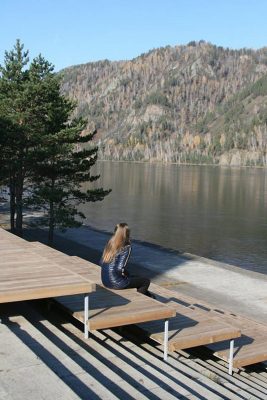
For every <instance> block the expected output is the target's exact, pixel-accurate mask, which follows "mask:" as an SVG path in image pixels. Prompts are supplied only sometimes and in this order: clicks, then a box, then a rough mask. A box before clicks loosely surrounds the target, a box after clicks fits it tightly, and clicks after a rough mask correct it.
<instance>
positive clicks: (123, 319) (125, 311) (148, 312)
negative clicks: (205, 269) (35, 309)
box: [0, 229, 267, 368]
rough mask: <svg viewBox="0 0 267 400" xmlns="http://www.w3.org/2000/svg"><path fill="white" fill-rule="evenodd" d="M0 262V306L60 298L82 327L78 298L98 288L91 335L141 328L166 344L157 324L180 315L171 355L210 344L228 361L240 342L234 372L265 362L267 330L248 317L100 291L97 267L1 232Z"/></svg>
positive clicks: (180, 299)
mask: <svg viewBox="0 0 267 400" xmlns="http://www.w3.org/2000/svg"><path fill="white" fill-rule="evenodd" d="M11 236H12V238H11ZM11 242H12V245H11ZM0 257H1V258H0V260H1V261H0V267H1V268H0V302H8V301H15V300H22V299H32V298H43V297H57V298H56V301H57V302H58V303H59V304H61V306H62V307H64V308H65V309H67V310H68V312H69V313H71V314H72V315H73V316H74V317H75V318H77V319H78V320H80V321H82V322H83V318H84V311H83V308H82V297H81V295H79V293H84V292H89V291H92V290H93V289H94V287H95V285H97V288H98V290H97V291H96V292H94V293H91V294H90V318H89V329H91V330H97V329H104V328H110V327H114V326H120V325H125V324H127V325H128V324H138V326H139V327H140V328H141V329H142V330H144V331H146V332H147V334H148V335H149V336H150V337H151V338H152V339H153V340H155V341H157V342H159V343H163V341H164V334H163V326H162V324H161V323H160V322H159V321H158V320H161V319H166V318H170V317H172V316H173V315H175V314H176V316H175V318H172V319H171V321H170V332H169V349H170V350H172V351H176V350H179V349H186V348H190V347H195V346H199V345H206V346H208V347H209V348H211V349H212V350H213V351H214V354H215V355H216V356H218V357H219V358H222V359H224V360H228V359H229V342H228V341H229V340H230V339H232V338H236V339H235V349H234V363H233V365H234V367H236V368H240V367H243V366H246V365H251V364H254V363H258V362H262V361H266V360H267V326H266V325H264V324H260V323H257V322H255V321H251V320H250V319H248V318H246V317H244V316H237V315H234V314H233V313H231V312H230V311H228V312H227V311H225V310H222V309H220V310H218V309H216V308H215V307H213V306H212V305H209V304H207V303H204V302H202V301H201V302H200V301H199V300H197V299H194V298H191V297H189V296H184V295H181V294H179V293H177V292H174V291H171V290H168V289H166V288H164V287H159V286H157V285H153V284H152V285H151V289H152V291H153V292H154V293H156V294H157V300H159V301H160V302H161V303H162V304H160V303H159V301H155V300H153V299H150V298H148V297H145V296H143V295H140V294H139V293H136V291H135V290H134V289H129V290H123V293H120V292H118V291H110V290H106V289H105V288H103V287H101V279H100V268H99V267H98V266H97V265H95V264H93V263H90V262H88V261H86V260H83V259H81V258H79V257H70V256H67V255H65V254H63V253H61V252H59V251H57V250H55V249H52V248H50V247H47V246H45V245H43V244H41V243H38V242H26V241H24V240H23V239H20V238H18V237H16V236H14V235H11V234H10V233H8V232H6V231H4V230H2V229H0ZM33 260H34V261H33ZM48 260H49V262H48ZM44 270H45V271H46V272H45V273H44ZM92 282H93V284H92ZM72 290H73V291H72ZM74 293H75V295H72V296H66V294H70V295H71V294H74ZM58 296H59V297H58ZM155 315H156V316H157V317H158V318H157V317H156V320H155ZM153 320H154V321H153ZM145 321H146V322H145ZM147 321H149V322H147ZM240 332H241V333H242V334H241V337H239V336H240Z"/></svg>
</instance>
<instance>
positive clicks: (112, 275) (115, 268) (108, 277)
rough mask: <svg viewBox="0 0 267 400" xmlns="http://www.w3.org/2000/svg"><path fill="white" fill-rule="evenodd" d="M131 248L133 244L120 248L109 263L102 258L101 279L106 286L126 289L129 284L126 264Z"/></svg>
mask: <svg viewBox="0 0 267 400" xmlns="http://www.w3.org/2000/svg"><path fill="white" fill-rule="evenodd" d="M131 250H132V248H131V245H127V246H125V247H123V248H122V249H120V250H119V251H118V253H117V254H116V255H115V257H114V259H113V260H112V261H110V262H109V263H105V262H103V261H102V260H101V267H102V269H101V279H102V283H103V285H104V286H106V287H108V288H110V289H124V288H126V287H127V286H128V285H129V278H128V273H127V270H126V265H127V262H128V259H129V257H130V254H131Z"/></svg>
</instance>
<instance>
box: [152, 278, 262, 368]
mask: <svg viewBox="0 0 267 400" xmlns="http://www.w3.org/2000/svg"><path fill="white" fill-rule="evenodd" d="M153 290H154V291H155V292H156V293H157V294H158V298H160V299H161V301H163V302H164V303H165V304H170V303H172V302H173V301H176V302H177V304H180V307H183V314H186V315H190V314H191V312H192V311H193V312H194V313H195V318H196V319H198V317H196V315H197V314H199V315H201V319H203V318H204V319H205V320H208V319H212V321H214V325H213V327H216V326H218V323H223V324H227V325H228V326H229V327H232V328H234V329H236V330H239V331H241V335H240V337H238V338H237V339H236V340H235V343H234V344H235V345H234V348H233V356H234V358H233V368H241V367H245V366H248V365H252V364H255V363H259V362H263V361H266V360H267V325H265V324H263V323H259V322H257V321H254V320H251V319H249V318H247V317H246V316H243V315H236V314H234V313H233V312H232V311H230V310H225V309H222V308H220V309H218V307H215V306H213V305H211V304H208V303H206V302H204V301H200V300H198V299H195V298H192V297H190V296H186V295H183V294H180V293H177V292H174V291H171V290H168V289H166V288H163V287H159V286H156V285H155V286H153ZM177 311H178V308H177ZM178 312H179V311H178ZM202 323H203V322H201V324H202ZM170 329H171V328H170ZM181 334H182V331H181ZM178 336H179V335H178ZM225 340H226V339H225ZM170 344H171V332H170ZM206 346H207V347H208V348H210V349H211V350H212V351H213V352H214V355H215V356H216V357H218V358H221V359H223V360H225V361H228V360H229V356H230V351H229V346H228V342H226V341H218V342H217V341H216V340H214V342H212V341H211V342H210V343H209V342H207V343H206Z"/></svg>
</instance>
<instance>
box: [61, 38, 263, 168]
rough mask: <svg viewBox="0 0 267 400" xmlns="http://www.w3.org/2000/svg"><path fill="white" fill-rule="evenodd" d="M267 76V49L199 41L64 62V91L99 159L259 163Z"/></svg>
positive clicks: (260, 161) (261, 150)
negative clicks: (126, 57) (92, 133)
mask: <svg viewBox="0 0 267 400" xmlns="http://www.w3.org/2000/svg"><path fill="white" fill-rule="evenodd" d="M266 74H267V49H266V48H263V49H261V50H258V51H254V50H249V49H241V50H230V49H224V48H222V47H216V46H214V45H211V44H209V43H206V42H203V41H201V42H199V43H196V42H191V43H189V44H188V45H187V46H176V47H170V46H168V47H165V48H160V49H155V50H152V51H150V52H148V53H146V54H142V55H141V56H140V57H137V58H135V59H133V60H131V61H119V62H110V61H107V60H104V61H99V62H96V63H88V64H84V65H78V66H74V67H70V68H67V69H65V70H63V77H64V79H63V84H62V90H63V92H64V93H65V94H67V95H68V96H70V97H71V98H74V99H76V100H77V102H78V108H77V114H78V115H82V116H84V117H86V118H88V120H89V127H96V128H97V130H98V135H97V138H96V139H97V140H98V142H99V157H100V158H102V159H113V160H138V161H139V160H143V161H155V160H157V161H164V162H178V163H181V162H208V163H218V162H219V163H224V164H225V163H230V164H231V163H232V164H234V163H237V164H238V163H239V164H240V163H242V164H250V163H256V164H264V165H265V151H266V143H265V135H266V119H265V117H264V115H265V111H264V110H265V109H266V99H267V97H266V93H265V90H262V91H261V88H262V87H265V84H266V83H265V82H266V79H267V78H266ZM255 88H259V89H258V91H257V90H256V89H255ZM243 121H244V123H243ZM237 154H238V156H237Z"/></svg>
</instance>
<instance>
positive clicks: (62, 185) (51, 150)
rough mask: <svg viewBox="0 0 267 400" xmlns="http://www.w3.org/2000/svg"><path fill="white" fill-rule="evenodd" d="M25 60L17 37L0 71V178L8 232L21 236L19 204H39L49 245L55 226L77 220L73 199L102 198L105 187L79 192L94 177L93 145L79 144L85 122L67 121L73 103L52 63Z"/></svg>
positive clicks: (88, 138)
mask: <svg viewBox="0 0 267 400" xmlns="http://www.w3.org/2000/svg"><path fill="white" fill-rule="evenodd" d="M28 62H29V58H28V52H23V45H22V44H21V43H20V42H19V41H17V43H16V46H15V47H14V50H12V51H11V52H9V53H7V52H6V55H5V66H4V67H1V70H0V74H1V75H0V122H1V121H2V122H1V123H0V133H1V136H0V149H1V150H2V151H3V157H2V164H3V168H1V173H0V178H1V180H2V182H4V183H5V184H7V186H8V187H9V192H10V215H11V217H10V221H11V230H12V231H14V232H16V233H17V234H18V235H20V236H21V235H22V216H23V213H22V211H23V206H24V204H27V205H29V204H31V205H33V204H35V205H37V206H39V207H40V206H42V207H43V208H45V209H46V210H47V221H48V223H49V242H50V243H52V241H53V232H54V228H55V227H56V226H61V227H67V226H77V225H78V224H79V223H80V222H78V221H77V220H76V217H81V218H82V217H83V215H82V214H81V213H79V212H78V210H77V204H78V203H79V202H86V201H97V200H102V199H103V198H104V197H105V196H106V195H107V194H108V193H109V191H105V190H103V189H91V190H88V191H82V190H81V184H82V183H83V182H86V181H89V182H92V181H94V180H96V179H97V178H98V177H97V176H91V173H90V168H91V166H92V165H93V164H94V163H95V162H96V159H97V148H96V147H94V146H92V145H91V146H89V148H88V149H86V148H85V147H82V146H85V144H86V143H87V142H90V141H91V140H92V139H93V136H94V134H84V132H85V127H86V122H85V121H82V120H71V117H72V113H73V111H74V108H75V104H74V103H73V102H71V101H70V100H68V99H67V98H65V97H64V96H63V95H62V94H61V90H60V76H59V75H58V74H55V73H54V72H53V66H52V65H51V64H50V63H49V62H48V61H46V60H45V59H44V58H43V57H42V56H41V55H39V56H38V57H37V58H35V59H34V60H33V61H32V62H31V64H30V65H29V66H28ZM26 67H27V68H26ZM82 133H83V134H82ZM83 143H84V145H83ZM77 146H79V147H77ZM87 147H88V145H87ZM78 148H79V150H77V149H78ZM24 192H26V195H24V196H23V194H24ZM25 197H26V199H25ZM15 217H16V218H15Z"/></svg>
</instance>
